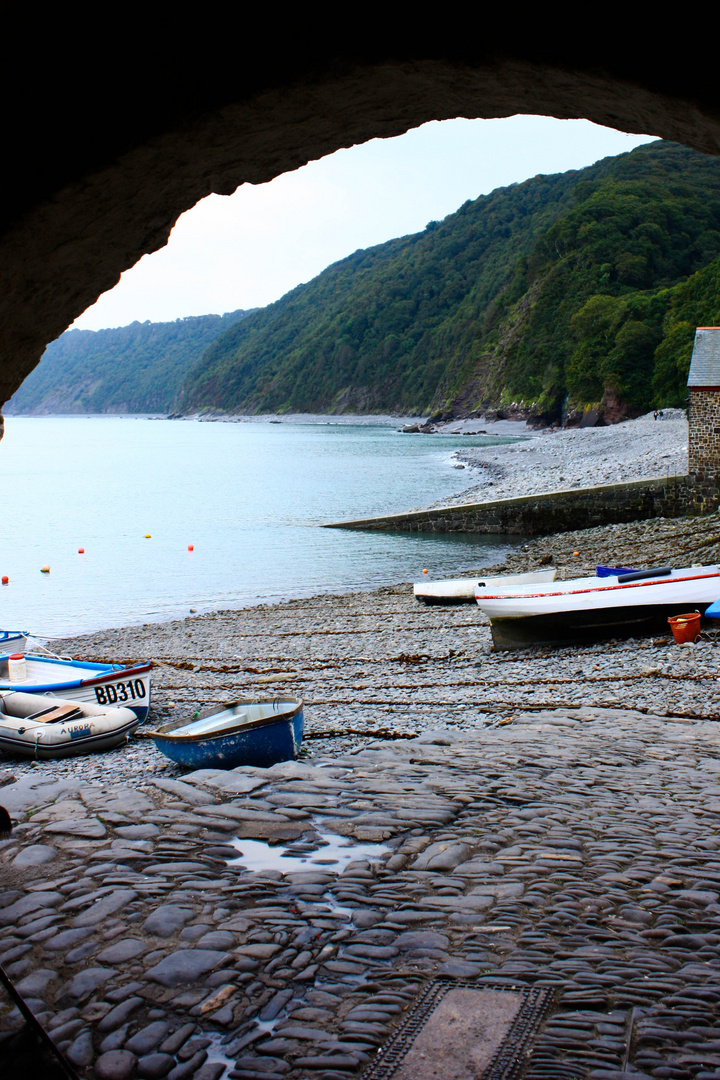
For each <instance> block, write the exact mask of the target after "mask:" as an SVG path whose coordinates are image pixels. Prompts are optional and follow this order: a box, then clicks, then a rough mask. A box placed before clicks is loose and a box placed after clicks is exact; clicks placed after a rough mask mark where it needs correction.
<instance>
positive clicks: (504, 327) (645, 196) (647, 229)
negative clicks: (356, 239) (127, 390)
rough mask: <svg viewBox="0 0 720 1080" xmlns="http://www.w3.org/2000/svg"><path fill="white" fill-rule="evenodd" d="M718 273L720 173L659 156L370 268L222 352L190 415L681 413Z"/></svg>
mask: <svg viewBox="0 0 720 1080" xmlns="http://www.w3.org/2000/svg"><path fill="white" fill-rule="evenodd" d="M719 273H720V158H714V157H707V156H704V155H702V154H699V153H697V152H695V151H692V150H688V149H686V148H685V147H681V146H676V145H673V144H670V143H660V142H656V143H651V144H648V145H645V146H641V147H639V148H638V149H636V150H633V151H632V152H631V153H629V154H623V155H621V156H619V157H616V158H607V159H605V160H603V161H601V162H598V163H597V164H596V165H593V166H591V167H589V168H587V169H583V170H580V171H576V172H568V173H564V174H560V175H556V176H538V177H535V178H533V179H532V180H528V181H526V182H525V183H522V184H515V185H512V186H510V187H507V188H500V189H498V190H497V191H494V192H492V193H491V194H490V195H487V196H483V197H481V198H479V199H476V200H474V201H470V202H466V203H465V204H464V205H463V206H462V207H461V208H460V209H459V210H458V211H457V212H456V213H454V214H451V215H450V216H449V217H447V218H445V220H444V221H441V222H430V224H429V225H428V226H427V228H426V229H425V230H424V231H423V232H422V233H418V234H416V235H413V236H407V237H403V238H401V239H398V240H393V241H390V242H389V243H387V244H382V245H380V246H378V247H375V248H371V249H368V250H366V251H358V252H355V254H354V255H351V256H350V257H349V258H347V259H344V260H343V261H342V262H339V263H336V264H334V265H333V266H331V267H329V268H328V269H327V270H325V271H324V272H323V273H322V274H320V275H319V276H318V277H316V278H315V279H314V280H313V281H311V282H309V283H308V284H306V285H302V286H299V287H298V288H297V289H294V290H293V291H292V292H290V293H288V294H287V295H286V296H284V297H282V299H281V300H279V301H278V302H277V303H275V304H271V305H270V306H269V307H267V308H263V309H261V310H258V311H257V312H255V313H253V314H252V315H251V316H249V317H248V318H247V319H244V320H243V321H242V322H240V323H238V324H236V325H235V326H233V327H232V328H231V329H230V330H229V331H227V332H226V333H225V334H223V335H221V336H219V337H218V338H217V340H216V341H215V342H214V343H213V344H212V345H211V346H210V347H209V348H208V350H207V352H206V354H205V356H204V357H203V358H202V360H201V361H200V363H199V364H198V365H197V366H196V367H195V368H194V369H193V370H192V371H191V372H190V373H189V375H188V377H187V379H186V381H185V388H184V391H183V393H182V395H181V396H180V399H179V402H178V404H179V406H180V407H181V408H182V409H183V410H184V411H187V412H195V411H198V410H203V409H210V410H224V411H230V412H282V411H287V410H292V411H300V412H303V411H312V412H338V411H346V412H374V411H383V412H387V411H397V412H404V413H423V412H433V413H435V414H436V415H443V416H449V415H461V414H468V413H473V412H478V411H483V410H489V409H501V410H505V412H512V411H513V410H515V411H517V410H523V411H524V412H525V413H526V414H528V415H531V416H535V417H537V418H538V419H543V420H545V421H548V420H552V419H557V418H559V417H560V416H561V415H562V416H565V417H567V416H568V415H572V414H575V415H576V416H578V415H580V413H581V412H582V411H583V410H585V409H587V408H594V409H596V410H599V411H600V412H602V411H603V409H604V410H605V411H606V413H607V416H608V418H609V419H617V418H618V417H619V416H622V415H625V414H627V413H629V414H635V413H638V412H640V411H643V410H646V409H649V408H651V407H652V406H653V405H657V406H663V405H665V406H669V405H679V404H682V403H683V402H684V400H685V396H686V390H685V379H686V375H687V364H688V362H689V351H690V348H691V345H692V333H693V331H694V327H695V325H696V324H698V323H700V324H703V325H706V324H710V323H712V322H713V321H714V320H716V318H717V313H718V308H719V307H720V302H719V299H718V274H719Z"/></svg>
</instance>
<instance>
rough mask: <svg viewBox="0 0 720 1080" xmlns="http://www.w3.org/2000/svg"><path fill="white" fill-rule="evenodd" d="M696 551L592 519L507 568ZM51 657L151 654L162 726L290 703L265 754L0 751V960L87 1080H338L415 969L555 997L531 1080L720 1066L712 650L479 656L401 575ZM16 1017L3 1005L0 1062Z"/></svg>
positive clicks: (621, 645)
mask: <svg viewBox="0 0 720 1080" xmlns="http://www.w3.org/2000/svg"><path fill="white" fill-rule="evenodd" d="M719 534H720V529H719V522H718V519H717V517H713V518H708V519H704V520H703V521H701V522H697V521H696V522H650V523H639V524H637V525H633V526H622V527H616V528H614V529H612V530H588V531H586V532H584V533H575V534H566V535H565V536H560V537H552V538H547V539H545V540H538V541H535V542H533V543H531V544H528V545H525V546H524V549H520V550H518V552H517V553H516V554H515V555H514V556H513V557H512V558H510V559H508V562H507V568H508V569H518V568H524V567H527V566H536V565H543V564H544V563H545V562H547V561H548V557H550V558H552V559H553V560H554V561H555V562H556V563H557V564H558V565H559V566H560V568H561V571H562V573H563V574H564V575H565V576H567V574H569V573H575V572H578V571H580V572H581V571H582V570H583V569H586V568H588V567H589V566H591V565H593V563H594V561H596V560H597V561H615V560H617V561H618V562H627V561H630V560H633V561H639V560H640V557H641V556H642V564H647V562H648V561H653V562H654V561H657V562H660V561H664V553H665V551H666V550H673V551H682V553H683V556H685V557H686V559H687V561H688V562H700V561H702V562H708V561H712V558H717V552H716V544H717V537H718V535H719ZM575 551H579V552H580V554H579V555H574V554H573V552H575ZM648 554H651V555H654V556H657V557H656V558H654V559H651V560H648ZM673 561H676V560H673ZM59 645H60V647H62V648H69V649H70V650H71V651H73V652H75V653H78V654H79V653H81V652H82V654H83V655H95V656H109V657H112V658H113V659H122V658H130V656H129V655H128V654H130V653H131V654H132V658H141V657H146V656H147V657H151V658H154V659H156V660H157V661H158V664H157V679H156V686H157V691H156V698H157V705H156V712H155V719H156V720H157V719H159V718H161V717H166V716H168V717H169V716H175V715H183V714H185V713H186V712H187V711H188V709H189V708H190V707H195V706H196V705H199V704H203V705H205V704H211V703H213V702H215V701H219V700H223V699H225V698H227V697H229V696H231V695H239V694H243V693H258V692H269V691H275V690H280V691H283V692H286V691H296V692H298V693H299V694H300V696H302V697H303V698H304V700H305V701H306V708H307V718H308V738H307V741H306V743H305V749H304V752H303V753H304V756H303V757H302V758H301V759H300V760H299V761H297V762H286V763H283V764H281V765H277V766H274V767H273V768H271V769H238V770H234V771H228V772H223V771H216V770H202V771H199V772H194V773H185V774H183V775H181V773H180V770H178V769H177V768H176V767H174V766H172V765H171V764H170V763H167V762H165V759H162V758H160V757H159V755H157V753H156V751H155V750H154V748H153V746H152V744H151V743H149V742H148V741H146V740H135V741H134V742H133V743H132V744H131V745H130V746H128V747H127V748H125V749H124V750H122V751H115V752H112V753H108V754H105V755H97V756H94V757H89V758H79V759H74V760H65V761H59V762H54V763H38V764H32V763H29V762H21V761H19V760H17V759H11V758H10V757H5V758H4V759H3V761H2V765H3V767H4V772H2V773H0V783H4V786H3V787H2V788H0V802H3V803H4V805H6V806H8V808H9V809H10V811H11V814H12V816H13V818H14V819H15V821H16V825H15V828H14V830H13V833H12V835H11V836H10V838H9V839H7V840H5V841H2V842H0V868H1V870H2V889H3V891H2V892H1V893H0V928H1V934H0V963H2V965H3V966H4V968H5V970H6V971H7V972H8V973H9V975H10V977H11V978H12V979H13V980H14V982H15V983H16V985H17V986H18V988H19V989H20V991H21V993H23V994H24V996H25V998H26V1000H27V1001H28V1002H29V1004H30V1006H31V1007H32V1008H33V1010H34V1011H35V1013H36V1014H37V1015H38V1017H39V1019H40V1020H41V1022H42V1023H43V1024H44V1026H45V1027H46V1028H47V1029H48V1030H49V1031H50V1033H51V1035H52V1037H53V1039H54V1040H55V1042H56V1043H57V1045H59V1046H60V1047H61V1048H62V1049H63V1051H64V1052H65V1054H66V1056H67V1057H68V1059H69V1060H70V1061H71V1062H72V1063H73V1064H74V1066H75V1068H76V1069H77V1071H78V1073H79V1074H80V1075H81V1076H83V1077H88V1078H90V1077H98V1078H101V1080H122V1078H128V1080H129V1078H131V1077H138V1078H143V1077H147V1078H152V1077H164V1076H167V1077H170V1078H172V1080H181V1078H186V1077H187V1078H190V1077H194V1078H196V1080H219V1078H220V1077H229V1078H233V1080H235V1078H237V1080H240V1078H248V1080H250V1078H257V1080H259V1078H265V1080H268V1078H270V1080H272V1078H274V1077H278V1078H279V1077H282V1078H283V1080H285V1078H287V1080H295V1078H299V1077H318V1078H321V1080H338V1078H340V1077H347V1076H350V1075H354V1074H356V1073H361V1072H362V1071H363V1070H364V1069H365V1068H367V1067H368V1066H369V1065H371V1063H372V1062H373V1061H375V1060H376V1055H377V1052H378V1048H380V1047H382V1045H383V1044H384V1042H385V1041H386V1040H387V1038H388V1037H389V1035H390V1034H391V1033H392V1031H393V1030H394V1029H395V1028H396V1026H397V1025H398V1024H399V1023H400V1022H401V1021H402V1018H403V1016H404V1015H406V1014H407V1010H408V1009H409V1008H410V1007H411V1006H412V1004H413V1002H414V1001H415V1000H416V999H417V998H418V996H419V994H420V993H421V992H422V990H423V988H424V987H425V986H426V985H427V983H428V981H429V980H430V979H431V978H433V976H435V975H438V974H440V975H445V976H448V977H458V978H463V979H470V980H473V981H476V982H477V984H478V985H482V984H483V982H492V983H493V984H497V983H498V981H506V982H507V985H508V986H523V985H530V984H532V985H542V986H550V987H551V988H552V989H553V992H554V999H553V1004H552V1007H551V1009H550V1012H549V1015H548V1017H547V1018H546V1020H545V1022H544V1024H543V1026H542V1027H541V1029H540V1031H539V1033H538V1034H537V1036H536V1038H535V1041H534V1043H533V1045H532V1048H531V1050H530V1054H529V1056H528V1058H527V1061H526V1064H525V1067H524V1073H523V1075H524V1076H526V1077H528V1078H531V1080H540V1078H548V1080H549V1078H566V1077H567V1078H581V1077H593V1078H599V1077H604V1078H606V1080H612V1078H619V1077H628V1078H630V1077H634V1078H635V1080H638V1078H642V1077H643V1076H652V1077H658V1078H665V1077H667V1078H685V1077H688V1078H690V1077H693V1078H699V1080H709V1078H711V1077H716V1078H717V1077H720V1038H718V1037H717V1030H718V1011H719V1009H720V902H719V901H720V727H719V726H718V724H717V718H718V717H720V700H719V699H718V694H719V692H718V690H717V685H718V684H717V675H718V666H719V665H718V656H719V655H720V654H719V653H718V647H717V645H716V644H715V642H714V641H712V640H708V641H703V642H701V643H699V644H698V645H695V646H683V647H677V646H675V645H674V644H673V643H672V639H671V638H667V637H663V638H659V639H655V640H651V639H647V640H631V641H626V642H621V641H611V642H606V643H603V644H601V645H596V646H586V647H582V648H574V649H561V650H555V651H550V650H541V651H538V652H537V653H521V654H520V653H518V654H507V655H504V654H499V653H493V652H492V651H491V648H490V634H489V627H488V626H487V624H486V622H485V621H484V620H483V618H482V616H481V615H480V614H479V613H478V612H477V610H475V609H474V608H472V607H459V608H453V609H439V608H428V609H424V608H422V607H420V606H419V605H416V604H415V603H414V601H413V600H412V595H411V590H409V589H408V587H407V586H398V587H394V588H388V589H384V590H380V591H379V592H376V593H366V594H355V595H352V596H345V597H316V598H314V599H312V600H303V601H293V602H291V603H287V604H279V605H276V606H273V607H262V608H254V609H249V610H245V611H231V612H219V613H216V614H213V615H208V616H202V617H197V618H194V619H188V620H186V621H184V622H175V623H167V624H157V625H151V626H145V627H140V628H136V629H129V630H124V631H122V632H121V631H107V632H105V633H103V634H97V635H93V636H91V637H86V638H84V639H77V640H76V641H74V642H72V643H68V642H63V643H59ZM338 837H339V838H341V839H340V840H336V839H335V838H338ZM328 840H330V841H333V842H332V843H330V844H328ZM258 842H260V844H263V843H265V844H270V845H272V846H271V847H268V848H265V849H264V850H266V851H267V852H268V864H267V865H266V866H263V865H262V861H261V862H260V863H258V861H257V857H256V854H255V853H256V852H257V851H258V850H259V844H258ZM343 843H347V844H349V845H351V846H350V848H349V849H348V850H349V858H350V859H351V860H352V859H353V853H354V852H356V853H357V856H358V857H357V858H355V859H354V861H348V858H343V851H344V849H343V847H342V846H338V845H342V844H343ZM243 845H245V850H243ZM353 845H357V847H356V848H355V847H353ZM323 848H326V849H327V858H325V859H323ZM281 853H285V855H286V856H295V857H296V858H306V859H312V860H313V861H312V862H308V863H305V864H298V863H297V862H296V861H295V860H293V859H291V858H288V861H287V872H283V866H282V857H283V856H282V854H281ZM243 859H245V862H243ZM21 1027H22V1021H21V1018H20V1017H19V1015H18V1014H17V1012H16V1011H14V1010H13V1009H12V1008H11V1007H10V1006H9V1004H8V1005H6V1006H4V1007H3V1010H2V1012H1V1013H0V1063H1V1062H2V1061H3V1060H7V1059H8V1056H9V1055H11V1054H12V1052H13V1049H14V1048H17V1046H18V1044H19V1040H20V1038H21V1034H22V1033H21V1031H20V1029H21ZM3 1055H5V1058H3Z"/></svg>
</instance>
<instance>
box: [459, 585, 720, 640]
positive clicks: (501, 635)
mask: <svg viewBox="0 0 720 1080" xmlns="http://www.w3.org/2000/svg"><path fill="white" fill-rule="evenodd" d="M718 595H720V568H718V567H717V566H710V567H688V568H686V569H683V570H672V571H670V570H669V569H662V570H659V571H642V572H637V573H633V574H632V575H620V576H618V577H608V578H603V579H601V581H598V579H596V578H576V579H574V580H571V581H562V582H556V583H555V584H554V585H551V586H549V587H547V588H540V589H535V590H532V591H530V590H528V589H524V588H517V587H516V588H514V589H512V588H508V589H506V590H504V591H500V590H498V591H497V592H496V593H495V595H487V594H484V595H482V596H481V595H476V599H477V603H478V606H479V607H480V609H481V610H482V611H484V612H485V614H486V615H488V616H489V618H490V622H491V627H492V635H493V644H494V646H495V648H496V649H527V648H531V647H533V646H541V645H548V644H553V645H576V644H578V643H581V642H586V641H599V640H602V639H603V638H609V637H631V636H635V635H638V636H640V635H643V634H649V633H653V632H662V633H667V629H668V627H667V620H668V618H670V617H671V616H673V615H682V614H683V613H685V612H687V611H699V612H700V613H701V614H702V613H704V611H705V609H706V608H707V607H709V606H710V605H711V604H712V603H713V601H714V600H716V599H717V597H718Z"/></svg>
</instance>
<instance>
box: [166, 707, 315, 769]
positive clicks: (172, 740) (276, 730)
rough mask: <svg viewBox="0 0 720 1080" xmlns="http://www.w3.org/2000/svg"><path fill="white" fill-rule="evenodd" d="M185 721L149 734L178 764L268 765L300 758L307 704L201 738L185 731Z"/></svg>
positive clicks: (220, 766) (217, 766) (195, 766)
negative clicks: (304, 710)
mask: <svg viewBox="0 0 720 1080" xmlns="http://www.w3.org/2000/svg"><path fill="white" fill-rule="evenodd" d="M248 704H251V703H248ZM226 711H227V710H217V711H213V712H210V713H209V714H206V717H207V716H211V717H212V716H213V715H214V716H216V717H217V718H218V722H220V720H221V718H222V716H223V714H224V713H225V712H226ZM183 724H184V722H180V723H178V722H176V723H174V724H168V725H164V726H163V727H161V728H158V729H157V730H156V731H151V732H149V733H148V734H149V735H150V738H152V740H153V742H154V743H155V745H156V746H157V748H158V750H160V751H161V752H162V753H163V754H165V756H166V757H169V758H170V759H171V761H175V762H177V764H178V765H185V766H186V767H187V768H192V769H206V768H214V769H235V768H238V767H240V766H243V765H250V766H257V767H260V768H267V767H268V766H270V765H276V764H277V763H278V762H280V761H291V760H293V759H294V758H296V757H297V755H298V750H299V749H300V744H301V743H302V737H303V729H304V716H303V705H302V702H298V701H296V702H293V703H292V706H291V708H290V709H287V710H284V711H282V712H278V713H277V714H276V715H273V716H269V717H267V718H266V719H263V720H258V721H253V722H252V723H251V724H248V725H238V726H236V727H235V729H234V730H226V731H221V732H217V733H214V732H212V731H210V732H208V733H207V734H203V735H199V736H197V737H193V736H191V735H186V734H183Z"/></svg>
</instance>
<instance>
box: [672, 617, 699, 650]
mask: <svg viewBox="0 0 720 1080" xmlns="http://www.w3.org/2000/svg"><path fill="white" fill-rule="evenodd" d="M668 622H669V623H670V629H671V630H672V633H673V637H674V638H675V641H676V642H677V644H678V645H684V644H685V642H686V641H697V639H698V638H699V637H700V612H699V611H690V612H688V614H687V615H674V616H673V618H671V619H668Z"/></svg>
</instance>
